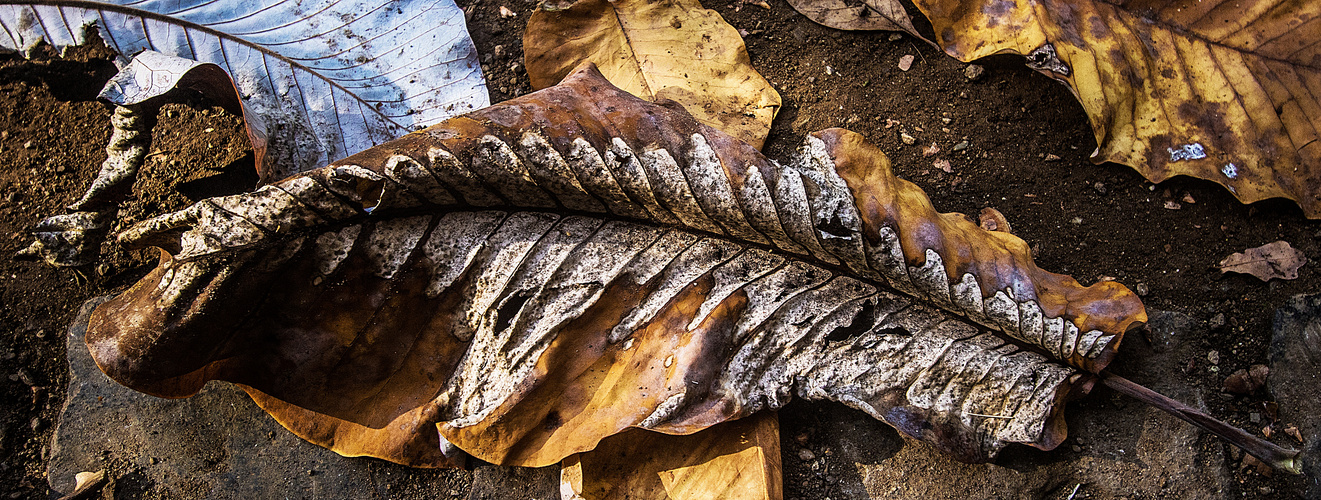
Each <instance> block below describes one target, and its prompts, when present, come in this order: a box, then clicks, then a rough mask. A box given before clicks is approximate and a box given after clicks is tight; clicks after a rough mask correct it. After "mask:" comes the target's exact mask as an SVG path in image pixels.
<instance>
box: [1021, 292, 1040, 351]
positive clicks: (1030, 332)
mask: <svg viewBox="0 0 1321 500" xmlns="http://www.w3.org/2000/svg"><path fill="white" fill-rule="evenodd" d="M1045 319H1046V315H1045V313H1043V312H1041V307H1040V306H1038V305H1037V301H1035V300H1025V301H1023V302H1021V303H1019V304H1018V320H1019V321H1020V323H1019V327H1018V331H1019V335H1018V338H1020V339H1022V340H1023V341H1024V342H1027V343H1029V344H1032V345H1038V346H1039V345H1041V343H1042V337H1041V335H1042V332H1043V331H1044V330H1045V324H1044V321H1045Z"/></svg>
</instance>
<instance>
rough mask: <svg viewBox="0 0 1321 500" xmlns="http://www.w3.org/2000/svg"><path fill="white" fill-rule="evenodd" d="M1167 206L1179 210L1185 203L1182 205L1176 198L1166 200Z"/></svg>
mask: <svg viewBox="0 0 1321 500" xmlns="http://www.w3.org/2000/svg"><path fill="white" fill-rule="evenodd" d="M1165 208H1166V209H1169V210H1178V209H1180V208H1183V205H1180V204H1179V202H1177V201H1174V200H1165Z"/></svg>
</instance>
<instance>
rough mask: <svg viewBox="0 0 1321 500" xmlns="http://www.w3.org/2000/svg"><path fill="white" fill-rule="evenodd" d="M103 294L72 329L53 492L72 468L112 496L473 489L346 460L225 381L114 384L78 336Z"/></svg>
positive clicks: (466, 482)
mask: <svg viewBox="0 0 1321 500" xmlns="http://www.w3.org/2000/svg"><path fill="white" fill-rule="evenodd" d="M106 299H107V297H102V298H99V299H93V300H91V301H88V303H86V304H84V305H83V307H82V310H81V311H80V312H79V314H78V318H77V319H76V320H75V321H74V323H73V325H72V326H70V328H69V332H68V338H67V341H68V357H69V368H70V375H69V377H70V380H69V393H68V398H67V399H66V400H65V406H64V409H63V411H62V413H61V415H60V422H59V425H58V427H57V428H56V430H55V436H54V438H53V439H52V443H51V456H50V460H49V462H48V471H47V472H48V478H49V479H48V481H49V482H50V486H51V489H53V490H55V491H57V492H66V493H67V492H69V491H71V490H72V489H73V485H74V476H75V475H76V474H77V473H79V472H83V471H97V470H101V469H107V471H108V475H109V477H110V478H111V479H110V480H111V483H112V484H113V486H112V487H113V488H114V492H115V497H116V498H199V499H200V498H225V499H229V498H355V499H357V498H402V499H413V498H418V499H421V498H428V499H431V498H463V497H462V496H461V495H466V493H467V491H468V490H469V486H470V483H471V482H472V474H471V473H469V472H467V471H459V470H435V469H413V468H409V467H404V466H401V465H396V464H393V463H389V462H385V461H381V460H375V459H369V458H347V457H342V456H339V455H337V454H335V453H334V452H332V451H330V450H327V449H325V448H321V447H319V446H316V445H313V444H311V443H308V442H306V441H303V440H302V439H300V438H298V437H297V436H294V435H293V434H292V433H290V432H288V431H286V430H284V428H282V427H280V425H279V424H277V423H276V422H275V421H274V420H272V419H271V418H270V417H268V416H267V415H266V413H265V412H263V411H262V410H261V409H260V408H258V407H257V405H255V404H253V402H252V400H251V399H250V398H248V396H247V394H246V393H244V392H243V391H242V390H240V389H238V388H237V387H234V386H233V385H231V384H228V383H221V382H211V383H209V384H207V386H206V388H204V389H203V390H202V391H201V392H199V393H198V394H197V395H195V396H193V397H191V398H186V399H173V400H171V399H160V398H156V397H153V396H148V395H146V394H142V393H138V392H136V391H133V390H131V389H128V388H127V387H124V386H121V385H119V384H118V383H116V382H114V381H112V380H110V379H109V378H108V377H106V376H105V375H104V374H102V373H101V370H100V369H98V368H97V367H96V363H95V362H93V361H92V357H91V356H90V355H89V354H88V352H87V347H86V345H84V344H83V340H82V339H83V334H84V333H85V332H86V330H87V321H88V317H89V316H90V315H91V311H92V308H93V307H95V306H96V305H97V304H100V303H101V302H104V301H105V300H106ZM494 487H496V488H500V487H502V486H500V485H499V484H498V483H497V484H496V485H495V486H494ZM451 492H454V493H451Z"/></svg>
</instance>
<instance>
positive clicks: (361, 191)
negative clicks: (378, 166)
mask: <svg viewBox="0 0 1321 500" xmlns="http://www.w3.org/2000/svg"><path fill="white" fill-rule="evenodd" d="M326 189H329V190H330V191H331V192H332V193H335V194H337V195H339V196H341V197H343V198H345V199H348V200H350V201H352V202H354V203H357V204H359V205H361V206H362V210H363V211H365V212H369V213H370V212H371V211H372V209H374V208H376V205H377V204H379V203H380V201H381V198H382V195H383V194H384V190H385V177H382V176H381V174H378V173H376V172H372V171H371V170H367V169H365V168H362V167H360V166H357V165H337V166H334V167H329V168H328V169H327V171H326Z"/></svg>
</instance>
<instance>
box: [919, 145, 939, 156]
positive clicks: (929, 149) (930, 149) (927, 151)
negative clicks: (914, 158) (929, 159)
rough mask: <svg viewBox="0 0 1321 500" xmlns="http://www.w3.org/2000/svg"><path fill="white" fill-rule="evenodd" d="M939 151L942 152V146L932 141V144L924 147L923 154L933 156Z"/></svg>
mask: <svg viewBox="0 0 1321 500" xmlns="http://www.w3.org/2000/svg"><path fill="white" fill-rule="evenodd" d="M939 152H940V146H939V145H937V144H936V143H934V142H933V143H931V145H930V146H927V147H925V148H922V156H931V155H934V154H936V153H939Z"/></svg>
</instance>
